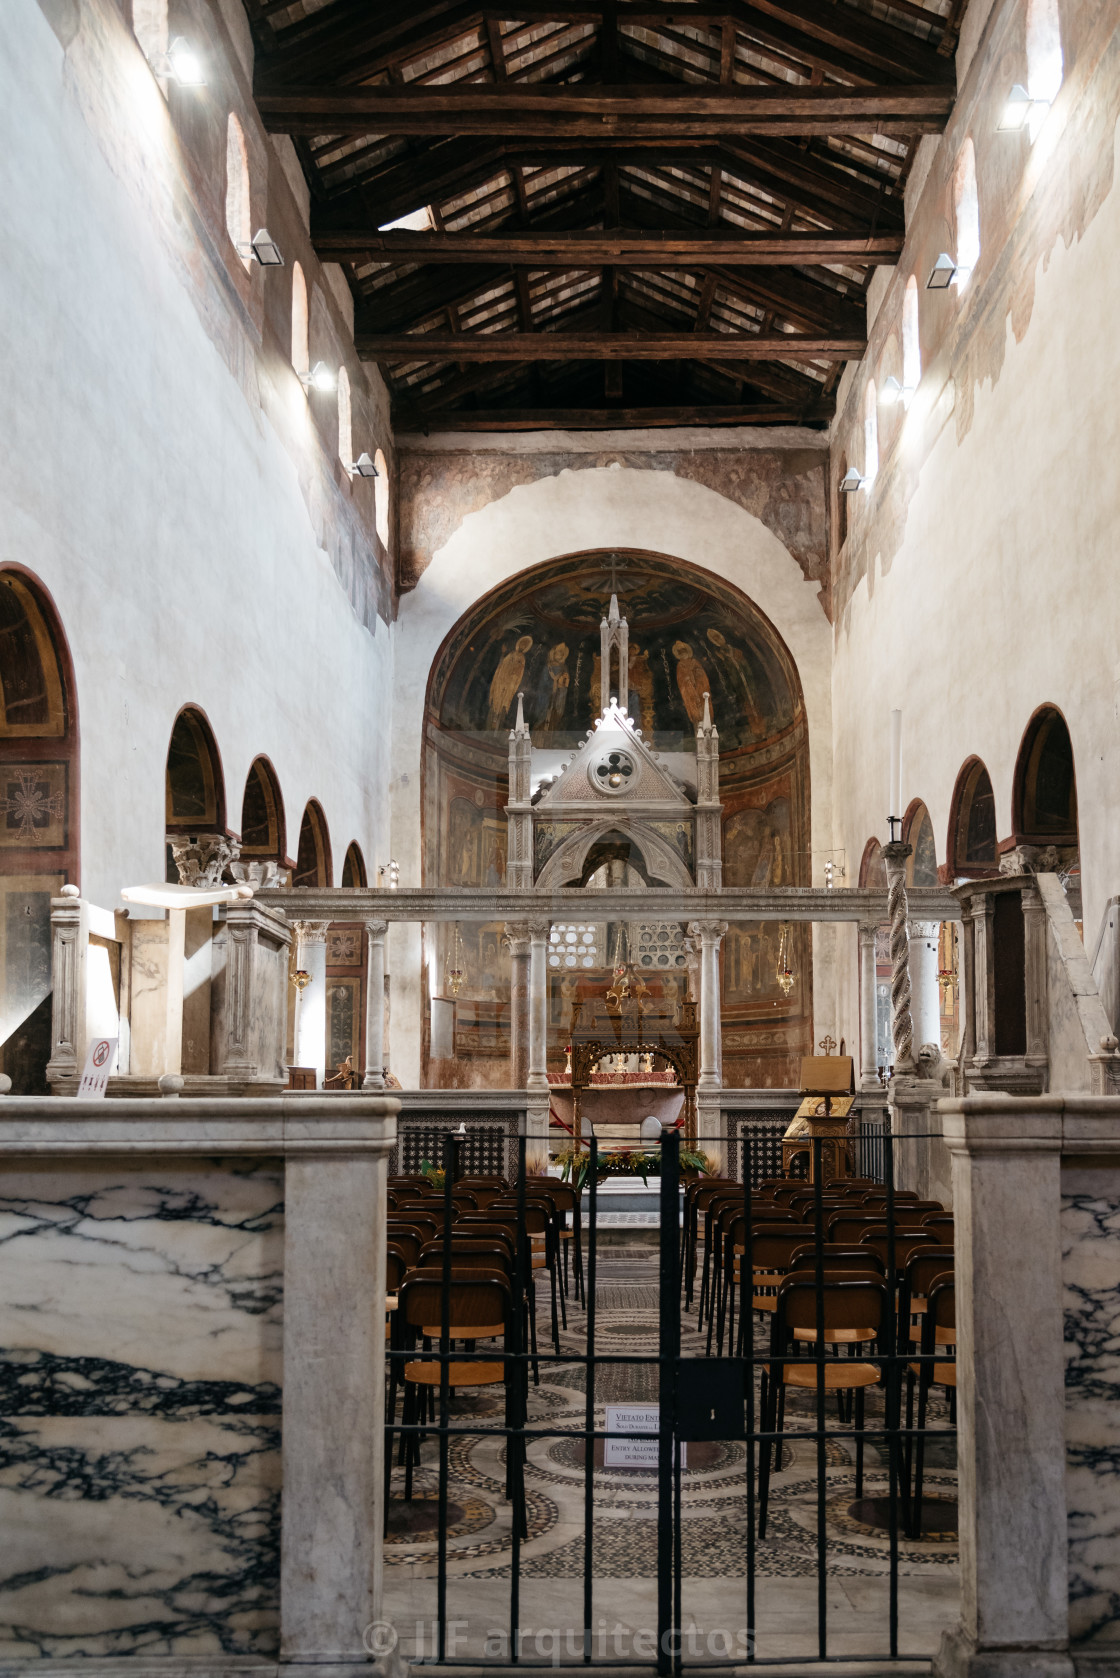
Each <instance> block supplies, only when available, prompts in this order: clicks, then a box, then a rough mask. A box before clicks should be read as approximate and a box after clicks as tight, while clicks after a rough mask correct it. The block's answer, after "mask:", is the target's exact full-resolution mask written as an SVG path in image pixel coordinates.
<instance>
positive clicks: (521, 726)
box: [513, 693, 525, 734]
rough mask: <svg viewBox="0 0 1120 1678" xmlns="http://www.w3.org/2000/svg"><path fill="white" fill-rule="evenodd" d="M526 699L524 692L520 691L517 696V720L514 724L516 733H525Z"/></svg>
mask: <svg viewBox="0 0 1120 1678" xmlns="http://www.w3.org/2000/svg"><path fill="white" fill-rule="evenodd" d="M524 701H525V695H524V694H523V693H519V694H518V696H517V721H516V722H515V723H514V725H513V731H514V733H515V734H524V733H525V703H524Z"/></svg>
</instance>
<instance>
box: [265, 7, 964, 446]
mask: <svg viewBox="0 0 1120 1678" xmlns="http://www.w3.org/2000/svg"><path fill="white" fill-rule="evenodd" d="M243 3H244V5H245V9H246V11H247V13H248V16H249V20H250V24H251V27H252V29H253V33H254V39H255V42H256V48H257V57H256V78H255V93H256V98H257V102H258V105H259V108H260V110H261V114H262V117H263V119H264V121H265V124H266V126H267V127H268V128H269V129H270V130H272V131H273V132H276V133H287V134H289V135H291V136H292V137H293V139H294V140H295V142H296V146H297V151H298V153H299V155H300V158H301V161H302V162H303V165H304V168H305V171H306V173H307V175H308V179H309V183H310V186H311V192H312V221H311V231H312V239H313V242H314V244H315V247H316V250H317V252H318V254H319V256H320V257H321V258H322V260H323V261H328V262H339V263H341V264H342V265H343V267H344V270H345V272H346V274H347V277H348V279H349V282H350V285H351V288H352V290H353V292H354V297H355V313H356V323H357V324H356V332H355V339H356V344H357V347H358V352H359V354H360V355H362V356H364V357H365V358H367V359H369V360H374V361H377V362H378V363H379V364H380V365H381V367H382V369H383V373H384V376H385V378H386V382H387V383H388V385H389V388H390V391H391V394H392V397H393V405H394V423H395V424H396V425H397V427H398V429H402V430H407V429H410V428H413V429H428V428H430V427H433V426H438V427H440V428H441V429H451V430H470V429H472V428H485V429H491V430H493V429H497V430H510V431H517V430H528V429H537V428H541V427H547V426H553V425H556V426H563V427H565V428H568V429H571V428H577V429H592V430H594V429H605V428H615V427H627V426H666V425H736V426H738V425H778V424H796V423H800V424H805V425H812V426H821V425H826V424H827V423H828V421H829V419H830V417H831V414H832V412H833V409H834V402H835V390H836V387H837V385H838V383H839V378H840V374H841V372H842V370H843V366H844V362H845V361H846V360H847V359H850V358H851V357H853V356H858V355H859V354H861V353H862V350H863V348H864V344H865V333H866V327H865V298H864V294H865V291H866V287H867V283H868V281H869V279H870V277H871V274H872V273H873V272H874V269H875V267H876V266H877V265H880V264H885V263H893V262H895V261H897V260H898V257H899V254H900V252H901V249H902V243H903V235H904V229H905V215H904V203H903V188H904V185H905V180H906V176H907V173H908V169H909V164H910V160H911V158H912V155H913V150H914V146H915V145H916V143H917V140H918V138H919V137H920V136H921V135H922V134H924V133H934V132H938V131H939V130H940V129H941V128H942V127H943V126H944V124H945V122H946V120H947V118H948V116H949V113H950V111H951V109H952V103H953V98H954V91H955V80H954V71H953V63H952V56H951V55H952V52H953V49H954V46H955V42H956V38H957V35H958V34H959V30H960V24H961V20H962V16H963V11H964V0H905V4H901V3H897V4H896V3H895V0H889V3H888V4H887V5H886V6H885V7H884V4H883V0H679V3H668V0H553V3H551V4H550V3H549V0H521V3H512V4H506V3H504V0H502V3H500V4H494V3H491V4H485V3H483V4H478V3H472V0H378V3H377V4H376V5H371V4H370V0H326V3H325V4H319V3H317V0H286V3H284V4H280V3H278V0H243ZM401 218H405V222H406V225H404V226H399V225H389V224H395V223H398V222H399V221H400V220H401Z"/></svg>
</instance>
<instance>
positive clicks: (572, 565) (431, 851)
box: [421, 549, 812, 1087]
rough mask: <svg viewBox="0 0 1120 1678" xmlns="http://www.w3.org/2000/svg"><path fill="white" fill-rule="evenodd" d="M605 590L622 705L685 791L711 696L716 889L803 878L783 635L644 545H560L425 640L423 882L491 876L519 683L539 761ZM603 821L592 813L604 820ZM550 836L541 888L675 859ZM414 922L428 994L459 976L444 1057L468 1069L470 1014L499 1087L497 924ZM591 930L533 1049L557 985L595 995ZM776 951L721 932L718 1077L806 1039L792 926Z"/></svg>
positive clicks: (480, 1075) (799, 724)
mask: <svg viewBox="0 0 1120 1678" xmlns="http://www.w3.org/2000/svg"><path fill="white" fill-rule="evenodd" d="M612 593H616V594H617V596H618V602H619V610H620V612H621V614H622V615H623V616H624V617H625V618H626V619H627V622H628V625H629V647H628V671H627V674H628V688H629V699H628V709H629V713H630V716H631V717H632V719H633V720H634V722H635V724H636V726H637V727H639V728H640V729H641V730H642V737H643V739H644V740H645V741H646V742H647V743H648V744H650V745H652V746H653V747H654V749H655V750H656V751H657V752H658V753H659V754H660V755H661V757H662V759H663V761H664V762H665V763H666V765H667V766H668V767H669V768H670V770H671V772H674V773H676V772H677V770H680V773H681V779H682V780H683V781H684V783H685V784H686V785H687V784H688V774H689V769H688V760H689V759H690V758H692V757H694V755H695V737H696V725H697V723H698V722H699V721H700V718H701V716H702V714H703V708H704V695H705V694H708V695H710V704H711V711H712V717H713V720H714V722H715V723H716V726H717V728H718V730H719V748H720V796H721V800H722V803H723V814H722V850H723V880H724V883H725V884H726V885H728V886H766V885H803V884H808V883H809V881H810V880H811V878H812V875H811V868H810V859H811V840H810V787H809V737H808V727H807V721H806V713H805V701H804V695H803V692H802V685H801V681H800V678H799V675H798V672H797V668H796V666H795V664H794V661H793V658H792V656H791V654H790V652H789V649H788V648H787V646H786V645H785V643H784V641H783V639H782V637H781V636H780V635H779V634H778V633H777V631H776V630H775V628H774V626H773V624H772V623H771V622H770V621H769V619H768V618H767V617H766V615H765V614H764V613H763V612H761V611H760V610H759V608H758V607H757V606H755V605H754V603H753V602H752V601H751V600H749V599H748V598H747V596H746V595H744V594H743V593H741V592H740V591H739V590H738V589H736V588H735V587H734V586H733V585H731V584H729V583H727V582H725V581H723V580H722V579H721V578H718V577H716V576H714V575H712V574H711V573H709V572H706V571H703V570H701V569H700V568H699V567H698V566H694V565H690V564H688V563H686V562H684V561H682V560H680V559H679V558H675V557H674V558H671V557H669V556H667V555H664V554H657V553H650V552H648V551H644V550H614V551H612V550H603V549H594V550H591V551H586V552H582V553H575V554H567V555H564V556H561V557H558V558H556V559H553V560H550V561H548V562H546V563H544V564H541V565H537V566H534V567H532V568H531V569H529V570H527V571H524V572H522V573H520V574H519V575H517V576H515V577H512V578H510V579H508V580H507V581H506V582H503V583H502V584H500V585H499V586H498V587H497V588H495V589H493V590H492V591H491V592H490V593H489V594H487V595H486V596H484V597H483V598H482V599H481V600H479V601H477V602H476V603H475V604H474V605H473V606H472V607H471V608H470V609H469V610H468V611H467V612H466V613H465V614H464V615H463V616H462V617H461V618H460V620H459V622H458V623H457V624H456V625H455V626H454V627H453V629H452V630H451V632H450V633H449V634H448V635H447V637H446V638H445V640H444V642H443V644H442V646H441V647H440V649H439V651H438V652H437V654H436V657H435V659H434V661H433V663H432V667H431V670H430V674H429V679H428V684H427V691H426V697H425V707H424V740H423V751H422V759H421V807H422V810H423V848H422V867H423V878H424V880H425V882H426V883H428V884H439V885H448V886H470V887H476V888H480V889H485V888H486V887H494V886H498V885H500V884H502V883H503V881H504V879H505V869H506V815H505V805H506V802H507V799H508V789H509V780H508V757H509V735H510V730H511V727H512V726H513V723H514V721H515V719H516V715H517V702H518V695H521V696H522V704H523V707H524V715H525V721H526V723H527V725H528V727H529V730H530V733H531V736H532V741H533V746H534V748H535V749H536V750H538V751H539V752H541V753H542V754H543V759H544V764H543V767H545V768H546V769H547V771H548V772H553V771H554V770H555V769H558V768H559V766H560V765H561V763H563V762H564V761H566V760H567V759H568V758H570V756H571V754H572V752H573V751H574V750H575V749H576V748H577V747H578V746H579V744H580V742H581V741H582V740H583V738H584V736H585V735H586V733H587V731H588V730H589V729H590V728H591V727H592V725H593V724H594V722H595V721H596V719H597V718H598V716H599V714H600V698H601V670H600V662H601V651H600V646H601V643H600V633H599V625H600V622H601V620H602V619H603V618H604V617H605V616H606V614H607V611H608V608H609V605H610V598H611V594H612ZM613 673H614V672H613V671H612V674H613ZM553 760H554V761H553ZM535 761H540V760H535ZM692 773H693V783H694V780H695V775H694V771H693V772H692ZM612 821H613V818H611V817H606V816H605V825H606V827H608V828H609V827H610V826H611V824H612ZM601 837H602V836H600V838H601ZM566 838H567V836H565V835H559V836H558V845H557V856H558V860H561V861H562V860H563V857H565V856H567V855H568V854H569V853H570V856H571V869H570V871H569V872H570V880H569V875H568V873H567V872H564V870H563V868H562V869H561V873H563V874H564V878H563V880H561V879H560V878H559V877H558V876H557V875H556V870H555V867H553V868H552V869H550V870H549V874H548V883H549V884H553V885H560V884H566V883H571V884H574V885H580V884H588V883H592V882H594V883H597V884H598V883H603V884H605V883H607V878H606V873H607V870H613V873H612V874H611V876H610V878H611V883H617V884H622V883H626V884H633V885H639V884H650V885H661V884H669V883H671V884H679V883H680V877H681V876H680V875H679V874H678V873H677V872H676V871H675V870H669V869H667V868H665V867H663V868H662V870H661V872H658V869H657V866H656V864H655V863H654V861H653V850H654V847H651V845H650V844H649V843H648V842H647V843H645V844H644V845H643V846H641V847H638V848H637V849H636V850H634V851H633V852H631V853H630V854H628V855H627V856H625V857H624V856H623V854H622V850H623V848H624V847H623V846H622V844H621V842H620V841H619V840H616V841H615V842H614V843H613V845H612V844H604V849H603V850H602V854H601V855H600V854H598V853H597V851H596V847H595V844H592V845H591V846H590V847H589V845H588V844H587V843H582V842H579V840H578V836H577V835H572V836H571V839H572V843H571V844H570V845H566V844H565V839H566ZM616 852H617V853H618V854H615V853H616ZM608 853H609V854H608ZM541 862H542V866H543V862H544V858H543V857H542V859H541ZM592 864H594V866H591V865H592ZM539 873H540V870H539V869H538V874H539ZM590 912H592V911H591V910H590V908H589V913H590ZM636 925H637V923H635V927H636ZM429 930H430V934H431V935H430V937H429V938H428V939H427V940H426V943H425V961H426V963H427V966H428V969H429V972H428V988H429V990H430V993H431V994H432V995H442V994H443V992H444V990H445V988H446V984H445V981H446V977H447V973H453V974H455V975H457V977H456V979H455V984H456V985H457V987H458V988H457V991H456V993H455V994H456V997H457V1017H458V1018H459V1021H460V1023H459V1025H458V1026H457V1036H456V1057H457V1058H458V1057H459V1056H460V1048H462V1049H463V1051H464V1055H465V1057H466V1059H467V1061H468V1064H469V1063H470V1044H471V1041H472V1039H471V1030H470V1029H468V1025H469V1023H470V1022H472V1021H475V1022H477V1030H476V1031H475V1040H476V1041H477V1045H478V1063H477V1066H473V1065H469V1070H468V1073H467V1076H468V1077H469V1079H470V1081H471V1082H472V1083H482V1084H485V1083H486V1082H487V1081H488V1080H490V1081H493V1082H497V1083H499V1084H500V1083H502V1082H504V1073H503V1068H504V1061H505V1056H506V1053H507V1050H506V1046H505V1040H504V1039H503V1036H502V1033H503V1030H507V1029H508V1027H506V1026H505V1025H504V1024H503V1022H504V1021H505V1020H507V1019H508V1008H509V1000H508V999H509V978H510V961H509V955H508V951H507V950H506V949H505V947H504V946H503V942H502V935H503V928H502V926H501V925H500V924H499V923H493V924H483V925H480V924H478V923H466V922H465V923H463V924H462V925H461V926H460V927H458V928H457V929H448V930H445V931H444V932H443V933H437V931H436V929H435V928H434V927H433V928H431V929H429ZM681 935H682V936H683V929H681ZM627 936H628V937H629V939H630V943H631V945H633V943H634V940H635V939H636V938H637V937H638V936H639V934H638V933H637V931H636V930H635V929H634V928H631V929H630V932H629V933H628V935H627ZM448 940H451V942H452V943H453V944H454V948H453V949H452V948H451V943H448ZM594 942H595V947H596V948H597V949H598V950H600V952H601V962H600V965H599V967H597V968H596V970H595V972H593V973H588V974H586V975H585V974H583V973H582V972H581V974H580V976H579V978H578V981H576V980H571V979H568V980H565V981H564V985H565V989H564V991H563V994H561V991H560V988H559V986H560V983H561V976H559V975H558V976H557V978H556V981H555V984H554V987H553V988H554V991H555V994H554V995H551V996H550V1002H549V1008H550V1020H552V1021H553V1023H554V1024H555V1025H556V1027H557V1034H556V1039H555V1043H550V1055H551V1056H552V1058H555V1059H557V1060H558V1063H559V1064H560V1065H562V1064H563V1057H562V1045H561V1044H560V1028H561V1025H562V1021H563V1018H564V1015H565V1010H567V1012H568V1013H569V1014H570V1006H571V1002H572V1000H573V997H574V995H575V994H576V991H575V990H574V989H573V985H574V986H576V987H577V988H578V989H579V990H580V991H581V993H582V991H583V990H586V991H587V992H588V993H590V992H592V991H594V990H595V988H596V987H598V988H600V989H601V988H602V986H603V984H604V983H605V982H606V981H607V974H608V972H609V964H610V962H611V961H612V960H613V959H614V957H615V955H616V953H617V947H618V933H617V929H607V928H601V929H599V930H598V932H597V934H596V938H595V940H594ZM444 944H447V945H448V947H447V949H444ZM785 945H791V947H792V959H790V958H789V957H788V956H787V954H786V948H785ZM785 945H783V938H782V929H781V928H780V927H778V926H777V925H773V926H770V925H761V924H760V925H749V926H748V925H733V926H732V927H731V928H730V929H729V931H728V933H727V935H726V937H725V938H724V941H723V947H722V951H721V960H722V967H723V973H722V983H723V1024H724V1030H725V1039H726V1042H725V1052H724V1077H725V1081H726V1082H727V1083H728V1085H730V1086H732V1087H733V1086H735V1085H737V1084H749V1085H753V1086H755V1087H758V1086H768V1085H781V1084H784V1083H788V1082H789V1081H790V1079H791V1078H792V1077H793V1075H794V1073H795V1071H796V1065H797V1060H798V1057H799V1056H800V1055H801V1054H802V1053H807V1052H808V1051H809V1045H810V1042H811V1018H810V1016H811V997H812V980H811V948H810V940H809V936H808V929H807V928H802V927H801V926H800V925H794V926H793V927H792V928H787V929H786V939H785ZM780 949H781V951H782V954H781V958H780V959H779V950H780ZM787 965H788V966H790V967H792V970H793V974H794V981H793V985H792V987H791V988H790V989H789V992H788V994H786V993H785V992H783V989H782V986H781V984H780V983H779V980H780V979H781V978H782V976H783V968H784V967H786V966H787ZM445 969H446V972H445ZM569 992H571V994H570V995H569ZM732 1028H733V1033H732ZM550 1064H551V1060H550Z"/></svg>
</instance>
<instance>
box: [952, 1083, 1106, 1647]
mask: <svg viewBox="0 0 1120 1678" xmlns="http://www.w3.org/2000/svg"><path fill="white" fill-rule="evenodd" d="M1024 1107H1025V1104H1024V1102H1023V1101H1022V1100H1018V1101H1015V1102H1014V1104H1012V1102H1011V1101H1010V1099H1009V1098H1007V1097H1006V1096H999V1095H994V1096H993V1095H982V1096H970V1097H967V1098H963V1099H962V1098H959V1097H958V1098H954V1099H952V1100H947V1101H943V1102H941V1104H940V1110H941V1115H942V1125H943V1130H944V1136H945V1141H946V1143H947V1145H948V1148H949V1152H950V1154H951V1156H952V1170H953V1204H954V1211H955V1215H956V1232H957V1238H956V1249H957V1262H956V1286H957V1402H958V1416H957V1427H958V1436H957V1461H958V1500H959V1509H960V1513H959V1517H958V1529H959V1532H960V1569H961V1621H960V1625H959V1626H957V1627H956V1628H954V1629H953V1630H952V1631H949V1632H946V1633H945V1635H944V1637H943V1639H942V1644H941V1649H940V1651H939V1653H938V1656H937V1659H936V1662H935V1665H934V1671H935V1672H936V1673H937V1674H938V1675H939V1678H1004V1675H1006V1678H1073V1670H1074V1669H1073V1663H1072V1661H1071V1660H1070V1657H1069V1654H1068V1652H1067V1644H1068V1574H1069V1551H1068V1542H1067V1537H1066V1486H1065V1460H1066V1441H1065V1390H1064V1359H1063V1340H1064V1333H1063V1317H1062V1245H1061V1184H1060V1150H1061V1142H1062V1118H1061V1112H1060V1106H1059V1108H1057V1109H1055V1108H1053V1107H1051V1109H1050V1110H1049V1111H1048V1110H1047V1102H1046V1098H1045V1097H1041V1098H1036V1100H1035V1101H1034V1102H1032V1103H1031V1110H1030V1111H1029V1112H1027V1111H1024Z"/></svg>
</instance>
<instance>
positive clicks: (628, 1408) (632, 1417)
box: [603, 1404, 688, 1468]
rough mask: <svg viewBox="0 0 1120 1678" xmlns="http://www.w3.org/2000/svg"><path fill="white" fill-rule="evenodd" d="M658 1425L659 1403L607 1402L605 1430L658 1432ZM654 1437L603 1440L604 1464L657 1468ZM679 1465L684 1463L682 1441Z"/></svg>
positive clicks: (659, 1419)
mask: <svg viewBox="0 0 1120 1678" xmlns="http://www.w3.org/2000/svg"><path fill="white" fill-rule="evenodd" d="M660 1426H661V1406H660V1405H659V1404H608V1405H607V1433H608V1435H610V1434H614V1433H654V1434H655V1433H657V1431H658V1429H659V1428H660ZM658 1444H659V1441H658V1440H657V1439H611V1438H609V1437H608V1438H606V1439H604V1441H603V1467H604V1468H656V1467H657V1450H658ZM680 1452H681V1467H682V1468H685V1467H687V1460H686V1459H687V1452H688V1447H687V1446H686V1445H685V1443H684V1441H683V1440H682V1441H681V1446H680Z"/></svg>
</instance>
